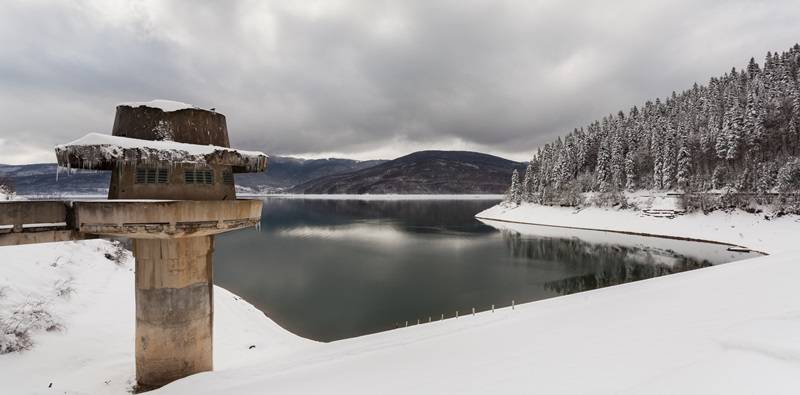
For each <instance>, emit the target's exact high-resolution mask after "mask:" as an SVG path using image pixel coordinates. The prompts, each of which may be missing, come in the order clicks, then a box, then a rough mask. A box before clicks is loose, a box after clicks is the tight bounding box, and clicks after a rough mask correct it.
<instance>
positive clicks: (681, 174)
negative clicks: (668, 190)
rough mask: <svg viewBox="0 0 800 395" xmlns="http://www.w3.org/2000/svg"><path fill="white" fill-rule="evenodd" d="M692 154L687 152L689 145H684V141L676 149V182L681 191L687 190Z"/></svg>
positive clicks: (690, 173) (690, 175) (690, 174)
mask: <svg viewBox="0 0 800 395" xmlns="http://www.w3.org/2000/svg"><path fill="white" fill-rule="evenodd" d="M691 170H692V156H691V154H690V153H689V147H687V146H686V141H685V140H684V141H683V142H682V143H681V146H680V148H679V149H678V174H677V177H676V178H677V182H678V188H680V189H682V190H683V191H688V190H689V180H690V179H691V177H692V172H691Z"/></svg>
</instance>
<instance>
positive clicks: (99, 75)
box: [0, 1, 800, 163]
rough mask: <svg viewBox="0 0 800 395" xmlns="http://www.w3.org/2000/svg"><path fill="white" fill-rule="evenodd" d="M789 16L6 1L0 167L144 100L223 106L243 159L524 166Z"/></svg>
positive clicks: (465, 6) (737, 5)
mask: <svg viewBox="0 0 800 395" xmlns="http://www.w3.org/2000/svg"><path fill="white" fill-rule="evenodd" d="M798 16H800V4H798V2H796V1H774V2H769V3H768V4H759V3H755V2H751V1H740V2H735V1H729V2H718V1H706V2H699V1H683V2H680V1H649V2H640V1H615V2H610V1H609V2H588V1H587V2H568V1H538V2H537V1H484V2H476V1H397V2H380V1H348V2H338V1H319V2H313V1H311V2H308V1H303V2H296V1H295V2H292V1H287V2H260V1H252V2H248V1H238V2H190V1H186V2H164V1H152V2H148V1H142V2H139V1H127V2H122V1H121V2H108V1H103V2H99V1H98V2H52V3H50V2H29V1H25V2H19V3H15V2H12V3H9V4H6V5H4V7H3V8H2V9H0V44H1V45H2V46H0V108H2V110H0V111H2V118H3V123H2V126H0V163H3V162H24V161H32V160H48V158H49V154H48V152H49V147H50V146H52V145H53V144H56V143H59V142H65V141H68V140H71V139H73V138H76V137H78V136H79V135H81V134H82V133H84V132H87V131H109V130H110V128H111V124H112V122H113V111H114V105H115V104H116V103H118V102H121V101H127V100H147V99H151V98H168V99H174V100H181V101H186V102H190V103H193V104H196V105H198V106H203V107H216V108H218V109H219V110H220V111H222V112H224V113H225V114H226V115H227V116H228V122H229V129H230V130H231V132H232V136H231V137H232V140H233V142H234V144H235V145H240V146H248V147H253V148H256V147H257V148H260V149H263V150H266V151H268V152H271V153H290V154H291V153H331V152H333V153H342V154H346V155H355V156H365V155H367V156H369V155H379V156H384V157H387V156H396V155H400V154H404V153H406V151H408V150H411V149H419V148H451V147H458V148H474V149H481V150H485V151H489V152H495V153H501V154H513V155H514V156H515V157H517V158H521V157H526V156H528V155H529V153H530V152H531V151H532V150H533V149H535V147H536V146H538V145H539V144H542V143H544V142H547V141H549V140H550V139H552V138H553V137H554V136H556V135H558V134H562V133H564V132H566V131H568V130H571V129H572V128H573V127H575V126H580V125H582V124H585V123H586V122H588V121H590V120H592V119H595V118H598V117H601V116H603V115H605V114H607V113H610V112H616V111H617V110H619V109H627V108H628V107H630V106H631V105H633V104H639V103H641V102H642V101H643V100H645V99H648V98H653V97H656V96H661V97H663V96H666V95H668V94H669V93H670V92H671V91H672V90H680V89H683V88H687V87H689V86H691V83H692V82H694V81H699V82H705V81H706V80H707V78H708V77H710V76H711V75H717V74H720V73H722V72H724V71H726V70H728V69H729V68H730V67H731V66H734V65H736V66H741V65H743V64H744V63H745V62H746V60H747V59H749V57H750V56H756V58H757V59H759V60H760V59H761V58H763V55H764V53H765V52H766V51H767V50H776V49H779V50H782V49H786V48H788V47H789V46H790V45H792V44H794V42H795V41H797V40H798V37H800V34H798V33H800V29H799V28H797V23H796V20H797V17H798ZM50 160H52V158H51V159H50Z"/></svg>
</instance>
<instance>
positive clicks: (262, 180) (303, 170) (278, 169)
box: [236, 156, 386, 192]
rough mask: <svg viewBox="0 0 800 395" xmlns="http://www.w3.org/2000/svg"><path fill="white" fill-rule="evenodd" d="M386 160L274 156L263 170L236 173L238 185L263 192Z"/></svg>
mask: <svg viewBox="0 0 800 395" xmlns="http://www.w3.org/2000/svg"><path fill="white" fill-rule="evenodd" d="M384 162H386V161H384V160H367V161H357V160H352V159H338V158H330V159H301V158H292V157H285V156H271V157H270V158H269V167H268V168H267V171H266V172H264V173H244V174H237V175H236V185H238V186H240V187H245V188H249V189H252V190H253V191H260V192H281V191H283V190H286V189H288V188H291V187H293V186H295V185H298V184H302V183H305V182H308V181H311V180H313V179H316V178H320V177H326V176H330V175H335V174H341V173H348V172H352V171H357V170H362V169H366V168H368V167H372V166H375V165H378V164H381V163H384Z"/></svg>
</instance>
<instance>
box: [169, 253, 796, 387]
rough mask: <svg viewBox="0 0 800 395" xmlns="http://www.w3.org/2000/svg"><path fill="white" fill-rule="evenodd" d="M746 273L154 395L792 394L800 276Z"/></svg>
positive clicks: (735, 269)
mask: <svg viewBox="0 0 800 395" xmlns="http://www.w3.org/2000/svg"><path fill="white" fill-rule="evenodd" d="M794 257H795V255H774V256H768V257H763V258H756V259H752V260H745V261H739V262H734V263H729V264H726V265H720V266H715V267H711V268H708V269H702V270H696V271H692V272H685V273H680V274H675V275H671V276H667V277H660V278H655V279H652V280H645V281H640V282H636V283H630V284H625V285H621V286H615V287H610V288H604V289H600V290H596V291H590V292H585V293H580V294H574V295H570V296H565V297H559V298H553V299H548V300H544V301H539V302H534V303H529V304H525V305H521V306H517V307H516V309H515V310H511V309H509V308H506V309H503V310H498V311H496V312H495V313H491V312H485V313H480V314H478V315H477V316H475V317H473V316H470V315H467V316H462V317H461V318H458V319H450V320H446V321H444V322H434V323H431V324H423V325H419V326H413V327H409V328H405V329H399V330H394V331H389V332H383V333H379V334H375V335H370V336H365V337H360V338H354V339H348V340H342V341H338V342H334V343H330V344H325V345H324V346H323V347H319V348H316V349H311V350H308V351H305V352H297V353H294V354H292V355H290V356H288V357H287V358H282V359H275V360H273V361H271V362H268V363H261V364H256V365H253V366H250V367H247V368H243V369H237V370H232V371H227V372H215V373H204V374H200V375H196V376H192V377H188V378H186V379H183V380H179V381H177V382H175V383H172V384H170V385H168V386H166V387H164V388H162V389H160V390H158V391H155V393H156V394H220V393H224V394H226V395H237V394H254V393H266V392H269V393H279V394H314V393H329V394H344V393H347V394H375V393H380V394H407V393H416V394H518V393H542V394H586V393H592V394H643V393H646V394H755V393H763V394H794V393H796V391H797V388H800V314H798V312H799V311H800V290H798V287H797V280H796V279H797V278H798V276H800V265H798V264H797V261H796V259H795V258H794Z"/></svg>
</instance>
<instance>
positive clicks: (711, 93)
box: [509, 44, 800, 204]
mask: <svg viewBox="0 0 800 395" xmlns="http://www.w3.org/2000/svg"><path fill="white" fill-rule="evenodd" d="M798 69H800V45H797V44H795V46H794V47H792V48H791V49H790V50H788V51H786V52H782V53H767V56H766V59H765V61H764V63H763V66H761V65H759V64H758V63H757V62H756V61H755V59H752V58H751V59H750V62H749V64H747V65H746V67H745V68H744V69H741V70H739V69H736V68H733V69H731V70H730V71H729V72H727V73H725V74H724V75H722V76H720V77H714V78H711V80H710V81H709V82H708V84H707V85H698V84H694V86H693V87H691V88H690V89H688V90H685V91H683V92H680V93H676V92H673V93H672V95H671V96H670V97H668V98H666V100H663V101H662V100H660V99H656V100H655V101H648V102H646V103H645V104H644V105H643V106H641V107H633V108H631V109H630V110H628V111H627V112H623V111H619V112H618V113H617V114H616V115H614V114H610V115H608V116H606V117H603V119H601V120H597V121H595V122H593V123H591V124H589V125H588V126H586V127H585V128H579V129H575V130H574V131H573V132H571V133H569V134H567V135H566V136H565V137H563V138H558V139H557V140H556V141H555V142H552V143H550V144H547V145H545V146H544V147H542V148H540V149H539V150H538V151H537V152H536V153H535V154H534V155H533V159H532V160H531V161H530V163H529V165H528V167H527V170H526V172H525V174H524V175H523V176H520V175H518V174H515V175H514V176H513V177H512V187H511V188H510V190H509V200H511V201H514V202H521V201H529V202H539V203H558V204H578V203H579V202H580V199H581V198H580V196H581V192H600V193H603V194H604V195H609V196H615V195H616V196H621V195H622V194H621V192H624V191H633V190H640V189H647V190H658V191H668V190H672V191H683V192H709V191H710V192H721V193H722V194H726V193H727V194H731V193H734V194H740V195H743V193H747V194H756V195H763V196H766V195H774V194H776V193H777V194H782V193H784V194H785V193H788V192H797V191H798V190H800V81H798V80H800V71H798Z"/></svg>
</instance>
